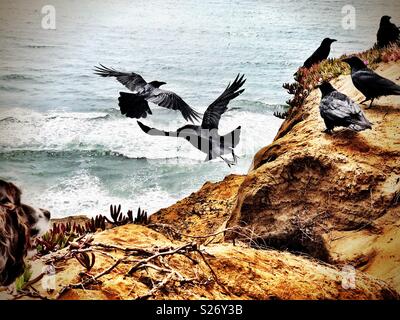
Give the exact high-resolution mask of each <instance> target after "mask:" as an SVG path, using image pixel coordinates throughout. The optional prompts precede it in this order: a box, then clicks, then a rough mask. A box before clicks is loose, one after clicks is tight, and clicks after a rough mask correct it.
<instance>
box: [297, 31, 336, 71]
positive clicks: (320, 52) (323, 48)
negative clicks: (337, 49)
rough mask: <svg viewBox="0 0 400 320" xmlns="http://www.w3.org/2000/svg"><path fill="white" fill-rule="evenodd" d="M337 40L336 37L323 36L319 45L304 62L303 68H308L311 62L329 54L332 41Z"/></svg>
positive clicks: (313, 62) (316, 61) (319, 60)
mask: <svg viewBox="0 0 400 320" xmlns="http://www.w3.org/2000/svg"><path fill="white" fill-rule="evenodd" d="M335 41H337V40H336V39H330V38H325V39H324V40H322V42H321V45H320V46H319V47H318V49H317V50H315V52H314V53H313V54H312V55H311V56H310V57H309V58H308V59H307V60H306V61H305V62H304V64H303V68H307V69H308V68H310V67H311V66H312V65H313V64H316V63H320V62H321V61H322V60H325V59H326V58H328V56H329V52H330V51H331V44H332V42H335Z"/></svg>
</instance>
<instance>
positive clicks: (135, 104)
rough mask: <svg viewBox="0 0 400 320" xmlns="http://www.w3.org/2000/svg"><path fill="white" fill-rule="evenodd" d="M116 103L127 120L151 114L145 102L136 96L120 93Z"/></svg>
mask: <svg viewBox="0 0 400 320" xmlns="http://www.w3.org/2000/svg"><path fill="white" fill-rule="evenodd" d="M118 101H119V103H118V105H119V108H120V110H121V113H122V114H123V115H125V116H126V117H128V118H135V119H140V118H146V117H147V114H152V113H151V110H150V107H149V104H148V103H147V101H146V100H144V99H143V98H142V97H140V96H138V95H136V94H133V93H127V92H120V93H119V98H118Z"/></svg>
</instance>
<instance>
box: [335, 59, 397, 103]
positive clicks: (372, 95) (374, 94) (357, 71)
mask: <svg viewBox="0 0 400 320" xmlns="http://www.w3.org/2000/svg"><path fill="white" fill-rule="evenodd" d="M342 61H343V62H346V63H348V64H349V65H350V68H351V80H352V81H353V84H354V86H355V87H356V88H357V89H358V90H359V91H360V92H361V93H362V94H363V95H364V96H365V100H364V101H362V102H361V103H364V102H366V101H369V100H371V103H370V105H369V107H371V106H372V102H373V101H374V99H376V98H379V97H381V96H391V95H400V86H399V85H397V84H395V83H394V82H393V81H391V80H389V79H386V78H384V77H381V76H380V75H379V74H377V73H375V72H374V71H372V70H371V69H369V68H367V66H366V65H365V64H364V62H363V61H362V60H361V59H359V58H358V57H350V58H346V59H343V60H342Z"/></svg>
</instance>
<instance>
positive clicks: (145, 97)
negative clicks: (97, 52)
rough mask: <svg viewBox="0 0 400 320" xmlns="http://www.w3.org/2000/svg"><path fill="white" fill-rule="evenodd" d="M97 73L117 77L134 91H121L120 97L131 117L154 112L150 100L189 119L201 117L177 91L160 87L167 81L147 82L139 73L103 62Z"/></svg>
mask: <svg viewBox="0 0 400 320" xmlns="http://www.w3.org/2000/svg"><path fill="white" fill-rule="evenodd" d="M95 74H97V75H99V76H102V77H116V78H117V80H118V81H119V82H120V83H122V84H123V85H124V86H125V87H127V88H128V89H129V90H131V91H132V92H133V93H127V92H120V96H119V98H118V100H119V106H120V109H121V113H122V114H124V115H126V116H127V117H129V118H136V119H139V118H146V117H147V114H152V113H151V110H150V108H149V104H148V101H150V102H152V103H154V104H156V105H159V106H160V107H164V108H168V109H172V110H179V111H180V112H181V113H182V116H183V117H184V118H185V120H187V121H191V122H194V120H198V119H199V118H200V114H199V113H198V112H196V111H195V110H193V109H192V108H191V107H190V106H189V105H188V104H187V103H186V102H185V101H183V99H182V98H181V97H180V96H178V95H177V94H176V93H174V92H172V91H167V90H163V89H160V87H161V86H162V85H164V84H166V82H161V81H151V82H146V81H145V80H144V79H143V78H142V77H141V76H140V75H139V74H137V73H134V72H120V71H117V70H114V69H111V68H107V67H105V66H103V65H102V64H100V67H95Z"/></svg>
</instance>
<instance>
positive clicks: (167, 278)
mask: <svg viewBox="0 0 400 320" xmlns="http://www.w3.org/2000/svg"><path fill="white" fill-rule="evenodd" d="M175 274H176V273H175V272H174V271H173V272H171V273H170V274H169V275H168V276H166V277H165V278H164V280H163V281H161V282H160V283H158V284H157V285H155V286H154V287H153V288H152V289H151V290H149V291H148V292H147V293H146V294H144V295H141V296H138V297H136V299H135V300H146V299H148V298H150V297H152V296H153V295H154V294H155V293H156V292H157V291H159V290H161V289H162V288H164V287H165V286H166V285H167V284H168V282H169V281H171V280H172V277H173V276H174V275H175Z"/></svg>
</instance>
